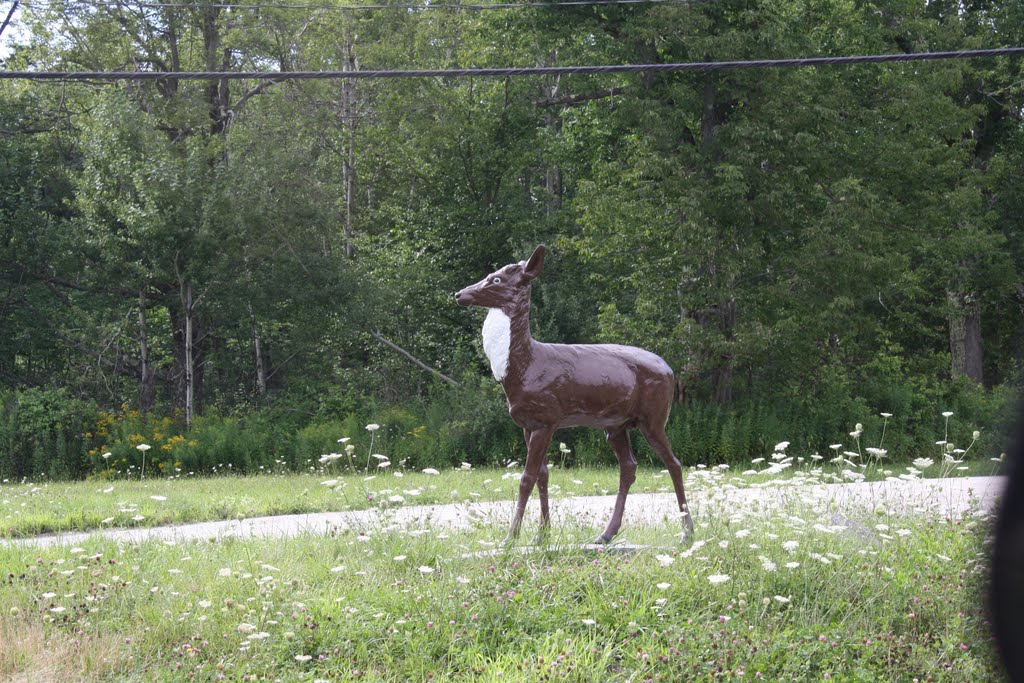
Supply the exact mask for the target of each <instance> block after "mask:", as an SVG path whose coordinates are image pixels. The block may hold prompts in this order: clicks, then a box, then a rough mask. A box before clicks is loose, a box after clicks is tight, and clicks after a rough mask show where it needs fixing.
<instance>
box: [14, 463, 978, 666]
mask: <svg viewBox="0 0 1024 683" xmlns="http://www.w3.org/2000/svg"><path fill="white" fill-rule="evenodd" d="M477 476H479V475H477ZM562 476H564V477H568V476H571V474H570V473H568V472H566V473H563V475H562ZM601 476H605V475H601ZM651 476H653V474H652V473H649V474H648V477H649V478H650V477H651ZM451 478H452V477H449V478H448V480H450V479H451ZM491 478H493V475H492V476H491ZM446 481H447V480H446ZM158 483H159V484H163V483H162V482H151V485H157V484H158ZM492 483H494V482H492ZM656 483H657V484H658V485H660V480H654V482H651V483H650V485H651V486H654V485H655V484H656ZM177 484H178V482H175V484H174V485H177ZM115 486H116V484H115ZM451 486H452V485H450V484H449V483H446V484H445V487H444V488H445V491H444V492H443V493H444V495H448V493H449V489H450V488H451ZM454 486H455V487H456V488H458V487H459V486H461V484H456V485H454ZM563 486H564V482H563ZM315 487H316V485H315V484H314V485H313V486H311V488H313V489H315ZM492 488H493V487H492ZM641 488H642V487H641ZM154 490H155V489H154ZM261 491H263V489H261ZM240 495H241V494H240ZM251 495H253V497H254V498H255V497H258V495H259V492H254V493H253V494H251ZM823 519H827V518H823V517H822V511H821V510H814V509H810V508H807V507H805V506H803V505H802V504H801V502H800V498H799V496H796V495H794V496H793V497H792V501H791V504H790V507H789V509H787V510H786V511H785V514H778V515H774V516H772V517H770V518H765V516H764V515H759V514H734V515H732V516H729V517H723V518H716V519H701V520H698V529H697V538H698V539H699V540H698V541H697V542H696V543H695V544H694V545H692V546H680V545H679V544H678V539H677V535H676V534H677V533H678V526H677V525H673V526H671V527H665V528H647V529H639V530H632V531H629V532H628V538H625V539H623V540H628V541H632V542H634V543H642V544H647V545H649V546H650V547H649V548H648V549H646V550H641V551H639V552H636V553H632V554H624V553H619V552H616V551H615V549H614V548H613V549H610V550H608V551H606V552H587V551H583V550H578V549H573V550H557V549H554V550H552V549H549V550H547V551H541V552H534V553H525V552H521V550H522V549H518V550H517V549H513V550H510V551H508V552H499V551H496V550H495V549H494V546H493V543H492V541H493V540H494V539H495V538H500V537H501V534H502V532H503V530H504V529H503V527H502V528H481V529H477V530H474V531H472V532H458V533H457V532H440V531H430V530H426V529H404V530H386V529H384V528H381V529H379V530H374V529H370V530H364V531H363V532H361V533H357V532H344V533H341V534H339V535H336V536H306V537H301V538H296V539H292V540H280V541H273V542H267V541H257V540H244V541H242V540H221V541H217V542H188V543H179V544H177V545H173V544H168V543H161V542H154V541H151V542H146V543H144V544H140V545H131V544H126V545H118V544H114V543H112V542H109V541H104V540H103V539H101V538H93V539H91V540H90V541H88V542H86V543H84V544H83V545H82V547H76V548H68V547H66V546H65V547H54V548H48V549H39V548H17V547H7V548H2V547H0V572H2V574H0V576H2V579H0V580H2V582H3V584H2V585H3V587H2V589H0V594H2V600H0V605H2V611H0V680H7V679H10V680H14V681H24V682H26V683H27V682H29V681H33V682H35V681H40V682H49V681H79V680H81V681H115V680H116V681H186V680H196V681H217V680H230V681H255V680H259V681H264V680H266V681H271V680H279V681H310V682H313V681H350V680H352V681H404V680H415V681H427V680H446V681H447V680H452V681H503V680H514V681H547V680H565V681H586V682H590V681H619V682H624V681H634V682H636V681H705V680H706V681H718V680H723V679H726V680H732V679H750V680H757V679H761V680H772V681H778V680H791V681H815V680H826V679H830V680H841V681H882V680H884V681H908V682H909V681H914V680H920V681H925V680H936V681H939V680H941V681H964V682H965V683H966V682H968V681H969V682H971V683H974V682H975V681H985V680H995V679H997V678H998V669H997V667H996V664H995V662H994V658H993V648H992V644H991V640H990V634H989V630H988V626H987V623H986V621H985V617H984V614H983V611H982V605H983V604H984V600H983V596H982V586H983V584H984V572H985V568H986V560H985V552H986V541H985V534H986V530H987V528H988V520H986V519H983V518H981V517H980V516H979V515H969V516H968V517H966V518H965V519H963V520H959V521H957V520H946V519H939V518H914V519H909V518H900V517H893V516H872V517H870V518H865V519H862V520H860V521H861V522H862V523H863V524H864V525H865V528H866V529H867V534H865V531H864V529H862V530H861V531H860V532H858V533H853V532H851V531H850V530H849V529H843V528H836V527H830V526H824V525H822V524H821V522H822V520H823ZM587 521H588V522H592V521H593V520H587ZM590 533H591V530H590V529H584V528H582V527H581V528H571V527H570V528H564V527H563V528H561V529H559V530H557V531H556V532H555V536H554V538H553V539H552V543H553V544H554V545H557V544H559V543H570V542H572V543H574V542H576V541H577V540H578V539H579V538H580V537H583V536H588V535H590Z"/></svg>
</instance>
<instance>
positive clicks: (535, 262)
mask: <svg viewBox="0 0 1024 683" xmlns="http://www.w3.org/2000/svg"><path fill="white" fill-rule="evenodd" d="M545 251H546V249H545V248H544V245H543V244H542V245H540V246H538V247H537V248H536V249H534V250H533V256H531V257H530V260H529V261H527V262H526V265H525V266H524V267H523V275H525V276H526V278H527V279H528V280H533V279H535V278H536V277H537V276H538V275H540V271H541V270H543V269H544V253H545Z"/></svg>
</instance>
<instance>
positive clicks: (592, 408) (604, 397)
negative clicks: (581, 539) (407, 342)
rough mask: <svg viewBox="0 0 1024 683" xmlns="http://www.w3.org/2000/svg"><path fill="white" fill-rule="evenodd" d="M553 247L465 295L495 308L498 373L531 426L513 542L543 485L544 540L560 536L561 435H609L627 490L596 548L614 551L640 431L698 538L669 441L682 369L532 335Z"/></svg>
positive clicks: (491, 351)
mask: <svg viewBox="0 0 1024 683" xmlns="http://www.w3.org/2000/svg"><path fill="white" fill-rule="evenodd" d="M544 254H545V248H544V246H543V245H541V246H539V247H537V249H536V250H535V251H534V252H533V255H532V256H530V260H529V261H522V262H519V263H510V264H509V265H507V266H505V267H503V268H500V269H498V270H496V271H495V272H493V273H491V274H490V275H488V276H487V277H485V278H484V279H483V280H481V281H480V282H478V283H476V284H475V285H470V286H469V287H466V288H465V289H463V290H461V291H459V292H458V293H457V294H456V295H455V301H456V302H457V303H459V304H460V305H462V306H481V307H483V308H487V309H489V310H488V313H487V318H486V320H484V327H483V342H484V352H485V353H486V354H487V358H488V360H489V361H490V364H491V372H492V373H493V374H494V377H495V379H497V380H498V382H500V383H501V386H502V388H503V389H504V390H505V396H506V397H507V398H508V412H509V415H511V417H512V420H513V421H514V422H515V423H516V424H517V425H519V426H520V427H522V429H523V438H524V439H525V440H526V449H527V456H526V466H525V471H524V472H523V476H522V478H521V479H520V481H519V498H518V502H517V505H516V509H515V513H514V515H513V517H512V525H511V526H510V527H509V532H508V537H507V538H506V543H511V542H512V541H513V540H514V539H515V538H516V537H517V536H518V535H519V528H520V526H521V525H522V521H523V513H524V512H525V510H526V501H527V500H528V499H529V497H530V493H531V492H532V491H533V487H534V485H536V486H537V491H538V492H539V496H540V520H541V521H540V524H541V534H542V535H543V534H545V533H546V532H547V531H548V529H549V528H550V524H551V520H550V516H549V514H548V464H547V458H548V446H549V445H550V443H551V437H552V435H553V434H554V432H555V430H556V429H561V428H563V427H581V426H583V427H597V428H598V429H603V430H604V433H605V437H606V438H607V440H608V443H609V444H611V447H612V449H613V450H614V451H615V455H616V457H617V458H618V460H619V491H618V495H617V497H616V499H615V507H614V510H613V511H612V516H611V519H610V520H609V521H608V526H607V527H606V528H605V530H604V532H603V533H602V534H601V535H600V536H598V537H597V539H596V540H595V543H599V544H606V543H609V542H610V541H611V540H612V538H614V537H615V535H616V534H617V533H618V532H619V527H620V526H621V525H622V512H623V509H624V508H625V505H626V496H627V495H628V494H629V487H630V486H631V485H632V484H633V482H634V481H635V480H636V468H637V463H636V457H635V455H634V454H633V447H632V445H631V444H630V440H629V431H630V430H632V429H639V430H640V432H641V433H642V434H643V435H644V438H646V439H647V442H648V443H650V444H651V447H652V448H653V449H654V451H655V452H656V453H657V454H658V456H659V457H660V458H661V461H662V462H663V463H664V464H665V467H666V468H667V469H668V472H669V474H670V475H671V477H672V484H673V486H674V487H675V492H676V500H677V501H678V503H679V511H680V512H681V513H682V514H683V522H684V524H685V526H686V529H685V531H684V534H683V537H684V540H685V539H689V538H690V537H691V535H692V533H693V520H692V518H691V517H690V512H689V508H688V507H687V505H686V494H685V493H684V492H683V475H682V468H681V467H680V465H679V460H677V459H676V457H675V455H674V454H673V453H672V448H671V446H670V445H669V442H668V438H667V437H666V436H665V423H666V422H667V421H668V414H669V410H670V409H671V407H672V397H673V395H674V390H675V386H674V382H673V377H672V368H670V367H669V366H668V363H666V362H665V361H664V360H662V359H661V358H660V357H659V356H656V355H655V354H653V353H651V352H649V351H644V350H643V349H638V348H636V347H633V346H619V345H615V344H545V343H543V342H539V341H536V340H535V339H534V338H533V337H532V336H531V334H530V287H531V285H532V283H533V281H534V280H535V279H537V276H538V275H540V272H541V269H542V268H543V267H544Z"/></svg>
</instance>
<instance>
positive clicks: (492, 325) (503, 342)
mask: <svg viewBox="0 0 1024 683" xmlns="http://www.w3.org/2000/svg"><path fill="white" fill-rule="evenodd" d="M511 341H512V321H511V319H509V317H508V316H507V315H505V314H504V313H503V312H502V310H501V309H500V308H492V309H490V310H489V311H488V312H487V318H486V319H485V320H484V353H486V354H487V359H488V360H489V361H491V373H492V374H493V375H494V379H496V380H498V381H499V382H500V381H501V380H503V379H505V373H507V372H508V350H509V345H510V344H511Z"/></svg>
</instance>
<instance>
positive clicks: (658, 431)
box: [640, 424, 693, 542]
mask: <svg viewBox="0 0 1024 683" xmlns="http://www.w3.org/2000/svg"><path fill="white" fill-rule="evenodd" d="M640 432H641V433H642V434H643V435H644V438H645V439H647V443H649V444H651V448H653V449H654V452H655V453H657V454H658V457H659V458H661V462H662V463H664V465H665V468H666V469H667V470H668V473H669V476H671V477H672V486H674V487H675V490H676V501H677V502H678V503H679V511H680V512H681V513H683V524H685V525H686V530H685V531H684V532H683V541H684V542H687V541H689V540H690V539H691V538H693V518H692V517H690V508H689V506H688V505H687V504H686V492H685V491H683V468H682V467H681V466H680V464H679V459H678V458H676V456H675V454H674V453H673V452H672V446H671V445H669V442H668V437H667V436H666V435H665V428H664V427H655V426H652V425H649V424H647V425H643V424H642V425H640Z"/></svg>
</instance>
